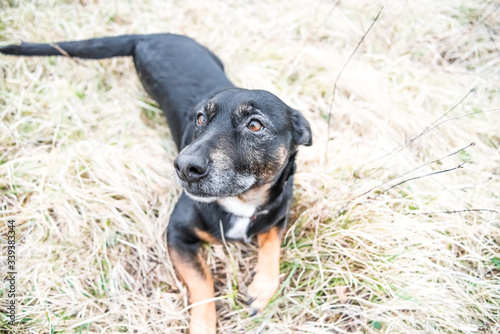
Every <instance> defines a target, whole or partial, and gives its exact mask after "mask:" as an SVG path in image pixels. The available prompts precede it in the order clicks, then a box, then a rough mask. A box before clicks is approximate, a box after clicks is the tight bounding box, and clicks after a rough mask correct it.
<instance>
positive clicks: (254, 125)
mask: <svg viewBox="0 0 500 334" xmlns="http://www.w3.org/2000/svg"><path fill="white" fill-rule="evenodd" d="M247 128H248V129H249V130H250V131H253V132H257V131H259V130H260V129H262V123H261V122H259V121H257V120H255V119H254V120H252V121H250V123H248V125H247Z"/></svg>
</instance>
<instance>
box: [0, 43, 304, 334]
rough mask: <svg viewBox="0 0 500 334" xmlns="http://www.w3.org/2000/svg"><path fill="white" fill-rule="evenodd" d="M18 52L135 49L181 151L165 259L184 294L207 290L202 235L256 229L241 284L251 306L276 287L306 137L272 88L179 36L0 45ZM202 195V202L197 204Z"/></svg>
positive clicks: (230, 236)
mask: <svg viewBox="0 0 500 334" xmlns="http://www.w3.org/2000/svg"><path fill="white" fill-rule="evenodd" d="M0 52H1V53H4V54H9V55H19V56H49V55H65V56H68V57H78V58H87V59H102V58H109V57H120V56H133V59H134V64H135V67H136V69H137V73H138V74H139V77H140V79H141V81H142V84H143V85H144V87H145V88H146V90H147V92H148V93H149V94H150V95H151V96H152V97H153V98H154V99H155V100H156V101H157V102H158V103H159V104H160V106H161V108H162V110H163V111H164V113H165V116H166V117H167V121H168V124H169V126H170V129H171V131H172V135H173V137H174V141H175V144H176V145H177V148H178V149H179V151H180V154H179V156H178V157H177V158H176V159H175V162H174V165H175V171H176V174H177V177H178V181H179V183H180V185H181V186H182V187H183V188H184V192H183V194H182V195H181V197H180V199H179V201H178V202H177V204H176V206H175V208H174V211H173V213H172V215H171V217H170V222H169V225H168V230H167V242H168V249H169V253H170V258H171V260H172V263H173V265H174V267H175V269H176V271H177V274H178V276H179V277H180V279H181V280H182V281H183V282H184V283H185V284H186V286H187V288H188V290H189V293H190V300H191V303H197V302H201V301H203V300H206V299H210V298H213V297H214V289H213V282H212V277H211V274H210V271H209V270H208V268H207V266H206V264H205V262H204V261H203V259H202V258H201V256H200V254H199V248H200V244H201V242H202V241H208V242H220V241H221V240H222V238H223V237H224V238H225V239H226V240H232V241H236V240H240V241H241V240H243V241H248V240H249V239H250V238H251V237H252V236H254V235H257V239H258V244H259V253H258V265H257V273H256V275H255V277H254V280H253V282H252V284H251V285H250V286H249V288H248V293H249V296H250V300H249V303H250V305H251V307H252V309H253V311H254V312H257V311H258V310H262V309H263V308H264V307H265V306H266V304H267V303H268V301H269V300H270V298H271V297H272V296H273V295H274V293H275V292H276V291H277V289H278V286H279V257H280V244H281V237H282V234H283V231H284V229H285V227H286V224H287V220H288V213H289V208H290V205H291V201H292V197H293V176H292V175H293V173H294V171H295V156H296V152H297V147H298V145H311V144H312V141H311V130H310V127H309V123H308V122H307V120H306V119H305V118H304V117H303V116H302V115H301V114H300V113H299V112H298V111H297V110H295V109H293V108H290V107H289V106H287V105H286V104H285V103H284V102H283V101H281V100H280V99H279V98H278V97H276V96H275V95H273V94H271V93H269V92H267V91H262V90H246V89H241V88H236V87H235V86H234V85H233V84H232V83H231V82H230V81H229V80H228V78H227V77H226V75H225V74H224V68H223V65H222V62H221V61H220V60H219V58H217V57H216V56H215V55H214V54H213V53H212V52H210V51H209V50H208V49H206V48H205V47H203V46H202V45H200V44H198V43H196V42H195V41H194V40H192V39H190V38H187V37H185V36H179V35H172V34H158V35H128V36H119V37H107V38H98V39H90V40H85V41H75V42H61V43H55V44H25V43H23V44H21V45H9V46H4V47H2V48H0ZM200 202H203V204H200ZM215 328H216V315H215V304H214V302H213V301H211V302H205V303H199V304H197V305H196V306H194V307H193V308H192V311H191V323H190V330H191V333H193V334H198V333H215Z"/></svg>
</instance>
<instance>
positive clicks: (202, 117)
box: [196, 114, 207, 125]
mask: <svg viewBox="0 0 500 334" xmlns="http://www.w3.org/2000/svg"><path fill="white" fill-rule="evenodd" d="M206 122H207V118H206V117H205V115H203V114H201V115H198V117H197V118H196V123H198V124H199V125H203V124H205V123H206Z"/></svg>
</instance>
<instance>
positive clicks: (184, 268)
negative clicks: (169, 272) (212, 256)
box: [169, 248, 216, 334]
mask: <svg viewBox="0 0 500 334" xmlns="http://www.w3.org/2000/svg"><path fill="white" fill-rule="evenodd" d="M169 253H170V259H171V261H172V264H173V265H174V268H175V270H176V272H177V276H178V277H179V278H180V279H181V281H182V282H183V283H184V284H185V285H186V287H187V289H188V291H189V302H190V303H191V304H194V303H197V302H202V301H204V300H207V299H211V298H214V282H213V279H212V275H211V274H210V270H209V269H208V267H207V265H206V264H205V261H203V259H202V258H201V255H200V254H198V256H197V259H196V262H197V263H189V261H186V258H185V257H183V256H182V255H181V254H179V253H178V252H176V251H175V250H173V249H171V248H169ZM197 265H199V266H200V267H199V268H196V266H197ZM215 328H216V315H215V302H214V301H211V302H206V303H201V304H200V305H196V306H193V307H192V308H191V321H190V323H189V332H190V333H191V334H215Z"/></svg>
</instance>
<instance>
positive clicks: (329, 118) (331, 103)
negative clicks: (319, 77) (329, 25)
mask: <svg viewBox="0 0 500 334" xmlns="http://www.w3.org/2000/svg"><path fill="white" fill-rule="evenodd" d="M383 9H384V6H382V7H380V10H379V12H378V13H377V16H375V18H374V19H373V21H372V23H371V24H370V26H369V27H368V29H367V30H366V31H365V33H364V34H363V36H362V37H361V39H360V40H359V42H358V45H356V47H355V48H354V50H353V51H352V53H351V55H350V56H349V58H347V61H346V62H345V63H344V65H343V66H342V68H341V69H340V72H339V74H338V75H337V78H336V79H335V83H334V84H333V90H332V99H331V100H330V105H329V107H328V118H327V121H326V123H327V130H326V131H327V132H326V147H325V163H326V162H327V160H328V143H329V142H330V121H331V118H332V107H333V101H334V100H335V92H336V91H337V84H338V82H339V79H340V76H341V75H342V73H343V72H344V70H345V68H346V67H347V65H348V64H349V63H350V62H351V59H352V57H353V56H354V54H355V53H356V51H358V49H359V47H360V46H361V43H363V41H364V40H365V37H366V36H367V35H368V33H369V32H370V30H371V29H372V27H373V26H374V25H375V22H377V20H378V18H379V16H380V14H381V13H382V10H383Z"/></svg>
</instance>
